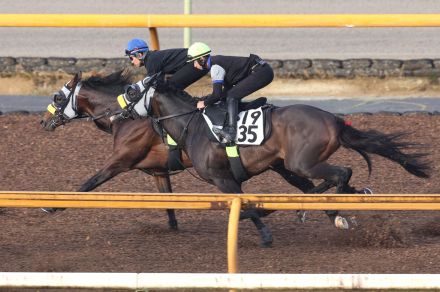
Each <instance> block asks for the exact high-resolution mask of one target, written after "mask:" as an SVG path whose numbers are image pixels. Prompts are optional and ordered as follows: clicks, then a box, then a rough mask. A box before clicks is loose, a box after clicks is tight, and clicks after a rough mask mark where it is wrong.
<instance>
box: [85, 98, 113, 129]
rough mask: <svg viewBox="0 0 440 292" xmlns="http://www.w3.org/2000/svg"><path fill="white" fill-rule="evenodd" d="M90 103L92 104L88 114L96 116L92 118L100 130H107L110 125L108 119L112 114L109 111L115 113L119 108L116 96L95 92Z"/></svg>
mask: <svg viewBox="0 0 440 292" xmlns="http://www.w3.org/2000/svg"><path fill="white" fill-rule="evenodd" d="M91 104H92V105H93V106H92V107H91V109H90V111H91V112H90V113H89V115H91V116H92V117H94V118H98V119H96V120H94V122H95V124H96V126H97V127H98V128H99V129H100V130H103V131H105V132H108V130H109V129H111V127H112V122H111V121H110V117H111V116H112V114H111V113H115V112H117V111H118V110H119V109H120V108H119V105H118V103H117V101H116V96H110V95H107V94H103V93H100V92H96V93H94V94H93V100H91ZM107 113H109V114H107ZM102 115H104V116H102Z"/></svg>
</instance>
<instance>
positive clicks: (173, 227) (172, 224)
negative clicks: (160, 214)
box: [168, 221, 179, 230]
mask: <svg viewBox="0 0 440 292" xmlns="http://www.w3.org/2000/svg"><path fill="white" fill-rule="evenodd" d="M168 226H169V227H170V229H171V230H178V229H179V228H178V227H177V221H169V222H168Z"/></svg>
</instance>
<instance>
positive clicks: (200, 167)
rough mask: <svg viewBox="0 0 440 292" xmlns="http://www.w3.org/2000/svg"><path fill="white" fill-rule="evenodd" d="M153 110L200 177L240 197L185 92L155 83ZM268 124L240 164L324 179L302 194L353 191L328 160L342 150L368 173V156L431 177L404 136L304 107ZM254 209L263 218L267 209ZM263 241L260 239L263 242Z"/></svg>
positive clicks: (254, 170) (345, 173)
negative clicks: (357, 126) (258, 142)
mask: <svg viewBox="0 0 440 292" xmlns="http://www.w3.org/2000/svg"><path fill="white" fill-rule="evenodd" d="M151 107H152V111H153V115H154V116H155V117H157V118H159V119H158V120H160V122H161V124H162V125H163V127H164V128H165V130H166V131H167V132H168V133H169V134H170V135H171V136H172V138H173V139H174V140H175V141H177V142H178V143H179V145H180V147H182V148H183V149H184V150H185V152H186V153H187V154H188V156H189V158H190V160H191V161H192V164H193V167H194V169H195V170H196V171H197V172H198V174H199V175H200V176H201V177H202V178H203V179H205V180H206V181H208V182H210V183H212V184H214V185H216V186H217V187H218V188H219V189H220V190H221V191H222V192H224V193H242V189H241V183H238V182H237V181H236V180H235V179H234V176H233V174H232V172H231V171H230V166H229V162H228V159H227V156H226V151H225V149H224V148H223V147H222V146H220V145H219V144H218V143H215V142H211V141H210V140H209V138H208V133H209V131H210V130H209V129H208V126H207V124H206V123H205V121H204V119H203V117H202V114H201V112H200V111H198V110H197V109H196V108H195V103H194V99H193V98H192V97H191V96H190V95H189V94H187V93H186V92H183V91H179V90H177V89H174V88H171V87H169V86H168V85H167V84H166V83H158V84H157V85H156V91H155V93H154V95H153V98H152V106H151ZM160 117H164V119H160ZM269 122H270V123H271V124H272V133H271V135H270V137H268V139H267V140H266V141H265V142H264V143H263V144H262V145H261V146H247V147H240V156H241V159H242V163H243V166H244V167H245V169H246V171H247V173H248V175H249V176H254V175H257V174H260V173H262V172H264V171H266V170H267V169H270V168H273V167H277V168H283V169H285V171H286V173H293V174H295V175H296V177H299V178H306V179H321V180H323V182H322V183H321V184H320V185H318V186H316V187H311V186H310V185H309V187H311V188H310V189H307V190H305V191H306V192H308V193H322V192H324V191H326V190H328V189H330V188H332V187H336V193H356V190H355V189H354V188H353V187H351V186H350V185H349V180H350V178H351V176H352V170H351V169H350V168H349V167H344V166H337V165H331V164H329V163H328V162H327V160H328V158H329V157H330V156H331V155H332V154H333V153H334V152H336V150H338V148H339V147H340V146H343V147H345V148H348V149H352V150H354V151H356V152H358V153H359V154H360V155H361V156H362V157H363V158H364V159H365V160H366V162H367V164H368V168H369V172H370V173H371V160H370V158H369V154H377V155H380V156H382V157H384V158H387V159H389V160H391V161H393V162H396V163H398V164H399V165H400V166H402V167H403V168H404V169H405V170H406V171H407V172H409V173H410V174H412V175H415V176H417V177H420V178H428V177H429V169H430V166H429V162H427V161H425V160H424V159H423V158H424V157H425V156H426V154H425V153H411V154H406V153H404V152H402V151H403V150H411V148H413V147H414V146H416V145H415V144H414V143H412V142H405V141H401V140H402V139H401V138H402V137H403V136H404V135H405V134H404V133H391V134H385V133H381V132H378V131H375V130H369V131H361V130H358V129H355V128H353V127H351V126H350V125H347V124H346V123H345V122H344V120H343V119H342V118H340V117H337V116H335V115H333V114H331V113H329V112H326V111H323V110H320V109H318V108H315V107H312V106H307V105H291V106H286V107H277V108H275V109H273V111H272V115H271V120H270V121H269ZM257 211H258V212H259V214H260V215H265V213H264V212H265V210H257ZM268 232H269V231H268ZM265 239H266V237H264V236H263V241H264V240H265ZM263 244H264V242H263Z"/></svg>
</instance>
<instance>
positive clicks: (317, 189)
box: [272, 165, 346, 227]
mask: <svg viewBox="0 0 440 292" xmlns="http://www.w3.org/2000/svg"><path fill="white" fill-rule="evenodd" d="M272 170H274V171H275V172H277V173H278V174H280V175H281V176H282V177H283V178H284V179H285V180H286V181H287V182H288V183H290V184H291V185H293V186H294V187H297V188H298V189H300V190H301V191H302V192H303V193H305V194H322V193H324V192H325V191H327V190H328V189H330V188H331V187H333V183H331V182H328V181H324V182H322V183H321V184H319V185H317V186H315V185H314V184H313V182H312V181H311V180H309V179H307V178H305V177H301V176H298V175H296V174H295V173H293V172H291V171H289V170H287V169H286V168H284V166H281V165H278V166H274V167H272ZM324 212H325V214H327V216H328V217H329V219H330V221H331V222H332V223H335V222H338V221H337V216H339V211H337V210H325V211H324ZM297 215H298V217H299V218H300V220H301V221H302V222H304V220H305V211H304V212H303V213H297ZM339 217H340V216H339ZM341 218H342V217H341ZM342 219H343V220H345V219H344V218H342ZM345 221H346V220H345ZM344 223H345V222H342V223H341V224H338V225H337V227H338V226H345V225H346V224H344Z"/></svg>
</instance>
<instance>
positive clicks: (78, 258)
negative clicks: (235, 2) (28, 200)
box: [0, 114, 440, 291]
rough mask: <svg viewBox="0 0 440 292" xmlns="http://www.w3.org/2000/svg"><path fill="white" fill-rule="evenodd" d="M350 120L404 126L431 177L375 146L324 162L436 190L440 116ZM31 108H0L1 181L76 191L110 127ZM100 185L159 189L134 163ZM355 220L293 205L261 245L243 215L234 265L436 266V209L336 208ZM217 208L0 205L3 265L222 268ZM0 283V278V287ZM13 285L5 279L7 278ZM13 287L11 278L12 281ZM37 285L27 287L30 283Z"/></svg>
mask: <svg viewBox="0 0 440 292" xmlns="http://www.w3.org/2000/svg"><path fill="white" fill-rule="evenodd" d="M346 119H349V120H351V121H352V122H353V126H354V127H357V128H361V129H377V130H380V131H383V132H392V131H397V130H404V131H410V132H411V135H410V136H409V138H408V139H409V140H411V141H415V142H419V143H423V144H425V145H426V146H427V147H428V148H427V150H428V151H429V153H430V156H429V159H430V160H431V161H432V162H433V170H432V177H431V178H430V179H427V180H425V179H419V178H415V177H414V176H412V175H409V174H408V173H406V172H405V171H404V170H402V168H400V167H399V166H398V165H396V164H395V163H391V162H389V161H388V160H385V159H382V158H380V157H377V156H373V173H372V175H371V177H368V172H367V167H366V163H365V161H363V160H362V158H361V157H360V156H359V155H358V154H356V153H354V152H352V151H348V150H345V149H341V150H339V151H337V152H336V153H335V155H333V156H332V157H331V159H330V162H331V163H337V164H339V165H345V166H349V167H351V168H352V169H353V177H352V180H351V182H352V185H353V186H355V187H357V188H361V187H364V186H369V187H371V188H372V189H373V190H374V191H375V192H376V193H394V194H397V193H405V194H417V193H419V194H421V193H439V192H440V180H439V179H438V177H439V174H440V170H439V166H438V161H439V160H440V150H439V148H438V147H437V145H439V143H440V137H439V135H438V132H439V130H440V117H439V116H427V115H414V116H390V115H372V116H366V115H353V116H346ZM38 122H39V116H38V115H34V114H31V115H17V114H13V115H3V116H0V125H1V126H0V135H1V137H2V143H1V144H0V161H1V164H0V190H2V191H7V190H22V191H26V190H29V191H31V190H32V191H35V190H41V191H74V190H76V189H78V187H79V186H80V185H81V183H82V182H84V181H85V180H86V179H87V178H89V177H91V176H92V175H93V174H94V173H95V172H96V171H97V170H98V169H99V168H100V167H102V166H103V165H104V162H105V160H106V158H107V157H109V155H110V153H111V149H112V137H111V136H110V135H108V134H105V133H103V132H101V131H99V130H97V129H96V128H95V127H94V126H93V124H92V123H88V122H85V121H81V122H73V123H71V124H69V125H67V126H65V127H64V128H60V129H57V130H56V131H55V132H52V133H49V132H45V131H43V130H42V129H41V127H40V126H39V123H38ZM172 184H173V190H174V191H175V192H218V191H217V190H216V188H215V187H213V186H210V185H207V184H206V183H203V182H201V181H198V180H196V179H195V178H194V177H192V176H191V175H190V174H189V173H188V172H183V173H181V174H178V175H175V176H173V177H172ZM97 191H115V192H156V191H157V190H156V189H155V187H154V185H153V181H152V178H151V177H150V176H147V175H145V174H143V173H141V172H139V171H131V172H128V173H124V174H121V175H119V176H117V177H116V178H114V179H113V180H111V181H109V182H108V183H106V184H104V185H103V186H101V187H99V188H98V189H97ZM244 191H245V192H247V193H296V192H298V190H296V189H294V188H292V187H291V186H290V185H288V184H287V183H286V182H285V181H283V180H282V179H281V178H280V177H279V176H278V175H276V174H274V173H272V172H267V173H264V174H261V175H259V176H257V177H254V178H252V179H251V180H249V181H248V182H246V183H245V184H244ZM343 214H344V215H345V216H347V218H350V219H355V220H356V221H357V222H358V225H352V228H351V229H350V230H346V231H341V230H336V229H335V228H334V227H333V226H332V225H331V224H330V223H329V220H328V218H327V217H326V216H325V215H324V214H323V213H322V212H319V211H314V212H310V213H309V215H308V219H307V221H306V223H304V224H302V223H299V222H298V221H297V219H296V216H295V214H294V212H292V211H279V212H276V213H274V214H272V215H270V216H268V217H266V218H264V222H265V223H266V224H267V225H268V226H269V227H270V228H271V230H272V232H273V235H274V244H273V247H272V248H269V249H263V248H261V247H260V246H259V237H258V233H257V231H256V229H255V227H254V226H253V224H252V223H251V222H249V221H243V222H241V223H240V230H239V250H238V253H239V266H240V271H241V272H245V273H438V271H439V269H440V240H439V239H440V228H439V226H440V225H439V223H440V215H439V213H438V211H437V212H435V211H426V212H416V211H413V212H409V211H407V212H403V211H400V212H399V211H393V212H387V211H377V212H365V211H364V212H359V211H346V212H343ZM227 218H228V214H227V212H224V211H196V210H177V219H178V221H179V230H178V231H172V230H169V229H168V226H167V218H166V215H165V212H164V211H163V210H127V209H118V210H114V209H68V210H66V211H63V212H59V213H56V214H53V215H48V214H45V213H43V212H41V211H40V210H39V209H36V208H35V209H32V208H23V209H19V208H0V219H1V222H2V236H0V258H1V259H2V260H1V261H0V270H1V271H26V272H32V271H34V272H43V271H45V272H226V271H227V261H226V231H227ZM2 291H4V290H2ZM7 291H11V290H7ZM14 291H15V290H14ZM33 291H34V290H33Z"/></svg>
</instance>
